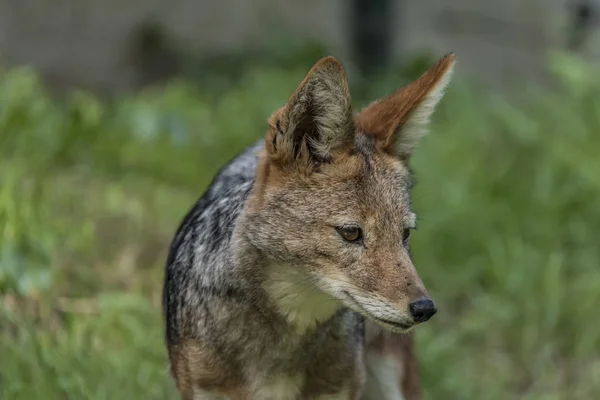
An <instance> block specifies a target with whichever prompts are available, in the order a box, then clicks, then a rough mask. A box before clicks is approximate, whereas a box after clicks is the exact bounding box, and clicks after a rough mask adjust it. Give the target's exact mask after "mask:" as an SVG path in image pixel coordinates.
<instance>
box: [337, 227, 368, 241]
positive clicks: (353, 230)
mask: <svg viewBox="0 0 600 400" xmlns="http://www.w3.org/2000/svg"><path fill="white" fill-rule="evenodd" d="M336 230H337V231H338V233H339V234H340V236H341V237H343V238H344V240H346V241H348V242H358V241H360V240H361V239H362V230H361V229H360V228H359V227H358V226H342V227H340V228H336Z"/></svg>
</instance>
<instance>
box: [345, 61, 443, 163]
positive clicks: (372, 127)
mask: <svg viewBox="0 0 600 400" xmlns="http://www.w3.org/2000/svg"><path fill="white" fill-rule="evenodd" d="M454 58H455V57H454V54H453V53H450V54H448V55H446V56H444V57H442V58H441V59H440V60H439V61H438V62H437V63H436V64H435V65H434V66H432V67H431V68H430V69H429V70H427V72H425V73H424V74H423V75H421V76H420V77H419V78H418V79H417V80H415V81H414V82H412V83H410V84H408V85H406V86H404V87H403V88H401V89H400V90H398V91H397V92H396V93H393V94H392V95H390V96H388V97H385V98H383V99H381V100H378V101H376V102H374V103H372V104H371V105H369V106H368V107H366V108H365V109H363V110H362V111H361V112H360V113H359V114H358V115H357V116H356V124H357V129H358V130H359V131H361V132H363V133H365V134H367V135H372V136H375V137H376V138H377V139H378V144H379V145H380V146H381V147H382V148H383V149H384V150H385V151H386V152H388V153H390V154H393V155H396V156H398V157H400V158H402V159H406V160H408V159H409V158H410V156H411V155H412V152H413V150H414V148H415V147H416V146H417V144H418V142H419V139H421V137H422V136H423V135H424V134H425V133H426V132H427V125H428V123H429V119H430V117H431V115H432V114H433V112H434V110H435V107H436V106H437V104H438V102H439V101H440V100H441V99H442V97H443V95H444V91H445V89H446V86H447V85H448V83H449V82H450V78H451V76H452V70H453V67H454Z"/></svg>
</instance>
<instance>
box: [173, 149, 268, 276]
mask: <svg viewBox="0 0 600 400" xmlns="http://www.w3.org/2000/svg"><path fill="white" fill-rule="evenodd" d="M263 147H264V141H262V140H261V141H259V142H257V143H255V144H254V145H252V146H249V147H247V148H245V149H244V150H243V151H242V152H241V153H240V154H238V155H237V156H236V157H234V158H233V159H232V160H231V161H230V162H229V163H227V164H226V165H224V166H223V167H222V168H221V169H220V170H219V172H218V173H217V174H216V175H215V177H214V179H213V180H212V182H211V183H210V185H209V186H208V188H207V189H206V191H205V192H204V194H203V195H202V196H201V197H200V199H199V200H198V201H197V202H196V203H195V204H194V205H193V206H192V208H191V209H190V210H189V211H188V213H187V214H186V215H185V217H184V218H183V220H182V221H181V223H180V225H179V227H178V229H177V232H176V234H175V237H174V239H173V241H172V242H171V247H170V250H169V256H168V259H167V265H170V264H172V263H173V262H174V261H175V259H176V258H177V257H178V255H180V254H181V253H182V252H185V251H191V250H192V248H195V247H197V246H195V244H196V243H197V242H202V243H204V244H206V246H204V247H206V250H208V251H217V250H223V249H222V247H224V246H226V244H227V243H226V242H227V241H228V240H229V239H230V237H231V233H232V232H231V231H232V227H233V225H234V224H233V222H235V220H236V219H237V217H238V215H239V213H240V211H241V209H242V207H243V205H244V202H245V200H246V198H247V197H248V194H249V193H250V190H251V189H252V184H253V181H254V176H255V173H256V165H257V159H258V154H259V152H260V150H261V149H262V148H263Z"/></svg>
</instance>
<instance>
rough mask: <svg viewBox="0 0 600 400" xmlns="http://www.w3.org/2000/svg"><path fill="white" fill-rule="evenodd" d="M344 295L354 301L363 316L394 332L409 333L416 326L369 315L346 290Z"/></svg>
mask: <svg viewBox="0 0 600 400" xmlns="http://www.w3.org/2000/svg"><path fill="white" fill-rule="evenodd" d="M344 294H345V295H346V297H348V298H349V299H350V300H351V301H352V303H353V304H354V305H355V306H356V307H358V308H359V309H360V310H361V314H364V315H365V316H367V317H369V318H371V319H373V320H374V321H377V322H378V323H379V324H381V325H383V326H386V327H390V328H392V329H394V330H401V331H407V330H409V329H410V328H412V327H413V326H414V325H415V324H405V323H402V322H396V321H390V320H388V319H383V318H379V317H376V316H374V315H372V314H371V313H369V312H368V311H367V310H365V309H364V307H363V306H361V305H360V303H359V302H358V301H356V299H355V298H354V297H353V296H352V295H351V294H350V293H348V292H347V291H345V290H344Z"/></svg>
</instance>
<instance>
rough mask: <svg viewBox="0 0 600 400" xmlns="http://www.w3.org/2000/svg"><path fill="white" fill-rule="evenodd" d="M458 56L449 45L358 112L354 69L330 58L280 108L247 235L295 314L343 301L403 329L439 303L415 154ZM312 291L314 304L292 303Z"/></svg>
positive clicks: (270, 133) (289, 310)
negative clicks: (420, 237) (414, 173)
mask: <svg viewBox="0 0 600 400" xmlns="http://www.w3.org/2000/svg"><path fill="white" fill-rule="evenodd" d="M453 64H454V55H453V54H449V55H447V56H445V57H443V58H442V59H441V60H439V61H438V62H437V64H435V65H434V66H433V67H431V68H430V69H429V70H428V71H427V72H425V73H424V74H423V75H422V76H421V77H420V78H418V79H417V80H415V81H414V82H412V83H410V84H409V85H407V86H405V87H403V88H401V89H400V90H398V91H397V92H395V93H393V94H392V95H390V96H388V97H385V98H383V99H380V100H378V101H376V102H374V103H372V104H371V105H369V106H368V107H366V108H365V109H363V110H362V111H360V112H359V113H358V114H354V113H353V111H352V104H351V103H352V102H351V98H350V92H349V90H348V83H347V80H346V75H345V72H344V68H343V66H342V65H341V64H340V63H339V62H338V61H337V60H336V59H334V58H333V57H326V58H324V59H322V60H320V61H319V62H318V63H317V64H316V65H315V66H314V67H313V68H312V69H311V70H310V72H309V73H308V75H307V76H306V78H305V79H304V81H302V83H301V84H300V86H299V87H298V88H297V89H296V91H295V92H294V93H293V94H292V96H291V97H290V99H289V101H288V103H287V104H286V105H285V106H284V107H282V108H281V109H279V110H277V111H276V112H275V113H274V114H273V115H272V116H271V118H270V120H269V129H268V132H267V134H266V142H265V146H266V149H265V150H266V151H265V154H264V155H263V157H262V160H261V165H260V166H259V170H258V173H257V177H256V183H255V188H254V193H253V194H252V197H251V200H250V202H249V204H248V207H247V218H246V237H247V238H248V239H249V240H250V241H251V242H252V244H253V247H254V248H257V249H258V250H259V251H260V252H261V253H262V254H263V255H264V257H265V259H267V260H269V265H272V268H271V269H270V272H269V274H270V276H271V278H270V279H271V281H270V286H269V287H270V288H271V289H270V291H271V294H272V295H273V296H275V300H278V301H279V302H280V303H281V305H282V307H283V310H284V311H285V312H286V313H288V314H291V313H296V314H297V313H301V312H306V313H309V314H310V313H311V312H313V313H314V314H315V318H319V317H318V315H319V314H320V313H324V315H323V317H325V316H327V315H326V314H327V311H326V310H328V309H331V307H332V306H331V304H337V305H338V307H339V305H340V304H341V303H344V304H345V305H346V306H348V307H350V308H352V309H354V310H355V311H357V312H360V313H361V314H363V315H365V316H366V317H368V318H371V319H373V320H375V321H377V322H379V323H380V324H381V325H383V326H385V327H387V328H390V329H392V330H396V331H405V330H408V329H410V328H411V327H413V326H414V325H415V324H417V323H420V322H424V321H427V320H428V319H429V318H431V316H433V314H435V312H436V308H435V305H434V303H433V301H432V300H431V299H430V297H429V295H428V293H427V290H426V289H425V287H424V285H423V282H422V281H421V279H420V278H419V275H418V273H417V271H416V269H415V267H414V265H413V263H412V261H411V256H410V251H409V243H410V239H409V237H410V234H411V231H412V230H413V229H414V228H415V226H416V223H417V217H416V216H415V214H414V213H413V212H412V211H411V201H410V189H411V176H410V172H409V161H410V159H411V155H412V153H413V150H414V149H415V147H416V145H417V143H418V141H419V139H420V138H421V136H422V135H423V134H424V133H425V131H426V128H427V124H428V120H429V117H430V116H431V114H432V112H433V111H434V108H435V106H436V104H437V103H438V101H439V100H440V99H441V98H442V95H443V92H444V89H445V87H446V85H447V84H448V82H449V80H450V76H451V73H452V68H453ZM286 285H287V286H286ZM309 293H310V295H309ZM305 294H306V296H312V297H313V300H306V301H305V302H308V303H310V307H312V311H310V310H309V309H308V308H307V309H306V310H304V311H301V310H294V309H293V308H294V307H299V308H301V307H305V308H306V306H307V304H301V303H302V300H300V299H302V298H304V297H306V296H305ZM294 299H295V300H294ZM329 300H331V301H329ZM295 301H296V302H298V303H294V302H295ZM306 317H309V316H306Z"/></svg>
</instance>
